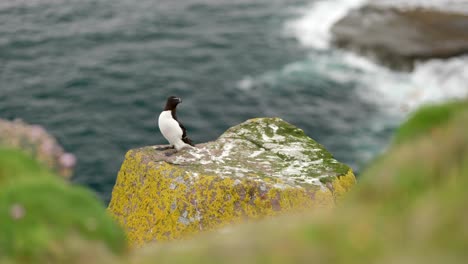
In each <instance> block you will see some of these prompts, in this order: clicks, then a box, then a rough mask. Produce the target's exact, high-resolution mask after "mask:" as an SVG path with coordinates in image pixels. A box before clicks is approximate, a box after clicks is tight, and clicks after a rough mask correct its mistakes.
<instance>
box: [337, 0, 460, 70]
mask: <svg viewBox="0 0 468 264" xmlns="http://www.w3.org/2000/svg"><path fill="white" fill-rule="evenodd" d="M409 2H412V1H409ZM413 2H414V1H413ZM331 31H332V34H333V42H334V44H335V45H336V46H338V47H342V48H347V49H351V50H354V51H358V52H360V53H362V54H364V55H367V56H369V57H372V58H374V59H375V60H377V61H379V62H381V63H383V64H384V65H387V66H389V67H391V68H395V69H400V70H409V69H411V68H412V67H414V63H415V62H416V61H419V60H426V59H431V58H448V57H452V56H458V55H462V54H466V53H468V14H466V13H462V12H455V11H454V10H452V9H443V8H436V7H432V6H426V7H425V6H418V5H416V4H415V5H406V6H397V5H395V4H389V1H370V2H369V3H368V4H366V5H364V6H362V7H361V8H358V9H356V10H353V11H351V12H349V13H348V14H347V15H346V16H345V17H343V18H342V19H341V20H339V21H338V22H337V23H335V25H333V27H332V29H331Z"/></svg>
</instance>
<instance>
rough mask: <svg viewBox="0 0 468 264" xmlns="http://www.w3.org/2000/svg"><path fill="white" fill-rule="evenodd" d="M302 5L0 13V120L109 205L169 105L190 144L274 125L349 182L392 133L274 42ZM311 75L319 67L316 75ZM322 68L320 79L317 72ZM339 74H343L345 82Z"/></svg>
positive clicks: (199, 4)
mask: <svg viewBox="0 0 468 264" xmlns="http://www.w3.org/2000/svg"><path fill="white" fill-rule="evenodd" d="M305 5H306V1H287V0H276V1H275V0H255V1H247V0H243V1H242V0H205V1H203V0H184V1H176V0H158V1H156V0H138V1H134V0H79V1H78V0H76V1H72V0H69V1H66V0H29V1H26V0H24V1H21V0H3V1H2V2H0V117H1V118H7V119H13V118H21V119H23V120H25V121H26V122H28V123H34V124H41V125H43V126H45V127H46V128H47V129H48V130H49V131H50V132H51V133H52V134H53V135H55V136H56V137H57V138H58V139H59V141H60V143H61V144H62V145H63V146H64V148H65V149H66V150H67V151H70V152H72V153H75V154H76V155H77V157H78V162H79V163H78V166H77V169H76V173H75V176H74V178H73V181H74V182H75V183H77V184H82V185H86V186H89V187H91V188H92V189H93V190H95V191H96V192H97V193H98V194H99V195H100V196H101V197H102V199H103V200H104V201H108V199H109V198H110V192H111V190H112V186H113V184H114V182H115V177H116V175H117V172H118V170H119V166H120V164H121V162H122V160H123V158H124V154H125V152H126V151H127V150H128V149H130V148H135V147H140V146H145V145H154V144H162V143H165V141H164V140H163V138H162V136H161V135H160V133H159V131H158V130H157V127H156V119H157V116H158V114H159V112H160V111H161V109H162V107H163V105H164V101H165V99H166V98H167V97H168V96H169V95H178V96H180V97H182V98H183V100H184V101H183V104H182V105H181V106H180V108H179V118H180V119H181V120H182V121H183V122H184V124H185V125H186V127H187V129H188V132H189V135H190V137H191V138H192V139H193V140H194V141H195V142H198V143H200V142H204V141H209V140H214V139H216V138H217V137H218V136H219V135H220V134H221V133H223V131H225V130H226V129H227V128H228V127H230V126H233V125H235V124H238V123H240V122H243V121H245V120H246V119H248V118H252V117H261V116H279V117H282V118H283V119H285V120H286V121H288V122H290V123H292V124H294V125H297V126H299V127H301V128H302V129H304V130H305V131H306V133H307V134H308V135H310V136H311V137H313V138H314V139H316V140H317V141H319V142H320V143H322V144H324V145H325V146H326V147H327V148H328V149H329V150H330V151H331V152H332V153H333V154H334V155H335V156H336V157H337V159H338V160H340V161H343V162H346V163H348V164H350V165H352V166H353V167H354V168H355V169H358V168H359V167H360V165H362V164H363V163H364V162H365V161H366V160H368V159H369V158H371V157H372V156H373V155H374V154H375V153H376V152H378V151H379V150H380V149H382V148H383V147H384V146H385V144H386V143H387V142H388V140H389V137H390V134H391V132H392V129H393V127H394V123H395V122H393V121H386V120H385V118H387V117H386V116H385V115H383V114H382V113H381V111H380V110H379V107H378V106H376V105H374V104H372V103H369V102H368V101H365V100H362V99H360V97H359V96H357V95H356V89H357V88H358V86H359V83H357V82H355V81H353V80H352V79H351V80H346V81H343V80H336V79H334V78H333V77H330V76H329V75H324V74H323V72H324V71H323V67H321V68H320V67H319V66H320V65H322V66H323V65H324V64H326V67H329V68H330V69H333V70H334V71H340V70H341V67H344V66H343V65H340V64H339V63H333V59H330V60H328V61H326V62H323V61H322V60H320V58H323V57H324V56H326V57H329V54H324V53H327V52H328V53H329V52H331V51H326V52H325V51H314V50H310V49H306V48H304V47H303V46H301V45H300V44H299V43H298V42H297V41H296V39H294V38H292V37H289V36H287V34H284V24H285V23H286V21H287V20H289V19H292V18H294V16H297V10H300V9H301V8H303V7H304V6H305ZM318 67H319V68H318ZM320 69H321V70H320ZM348 70H349V69H348Z"/></svg>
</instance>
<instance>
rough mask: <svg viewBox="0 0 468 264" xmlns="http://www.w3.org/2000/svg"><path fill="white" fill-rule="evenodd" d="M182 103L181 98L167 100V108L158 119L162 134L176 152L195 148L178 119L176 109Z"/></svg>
mask: <svg viewBox="0 0 468 264" xmlns="http://www.w3.org/2000/svg"><path fill="white" fill-rule="evenodd" d="M180 103H182V100H181V99H180V98H179V97H175V96H170V97H169V98H167V102H166V106H165V107H164V110H163V111H162V112H161V114H160V115H159V119H158V126H159V130H160V131H161V134H162V135H163V136H164V138H166V140H167V141H169V144H170V145H171V148H175V149H176V150H181V149H183V148H185V147H188V146H193V143H192V141H191V140H190V139H189V138H188V137H187V130H186V129H185V127H184V125H182V123H180V122H179V120H178V119H177V115H176V108H177V105H178V104H180Z"/></svg>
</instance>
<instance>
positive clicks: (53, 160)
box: [0, 119, 76, 178]
mask: <svg viewBox="0 0 468 264" xmlns="http://www.w3.org/2000/svg"><path fill="white" fill-rule="evenodd" d="M0 146H3V147H8V148H16V149H21V150H23V151H24V152H26V153H28V154H30V155H31V156H32V157H33V158H35V159H36V160H38V161H40V162H41V163H42V164H43V165H45V166H47V167H49V169H51V170H53V171H55V172H56V173H58V174H59V175H61V176H62V177H65V178H69V177H70V176H71V175H72V173H73V168H74V167H75V164H76V158H75V156H74V155H73V154H71V153H66V152H64V150H63V148H62V147H61V146H60V144H59V143H58V142H57V140H56V139H55V138H54V137H53V136H52V135H50V134H49V133H48V132H47V131H46V130H45V129H44V128H43V127H41V126H39V125H29V124H26V123H24V122H23V121H21V120H15V121H12V122H11V121H7V120H2V119H0Z"/></svg>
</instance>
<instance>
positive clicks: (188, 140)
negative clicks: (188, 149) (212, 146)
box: [171, 111, 193, 146]
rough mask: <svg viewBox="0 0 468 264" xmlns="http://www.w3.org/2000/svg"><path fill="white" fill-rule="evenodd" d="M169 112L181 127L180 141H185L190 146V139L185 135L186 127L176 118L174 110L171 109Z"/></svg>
mask: <svg viewBox="0 0 468 264" xmlns="http://www.w3.org/2000/svg"><path fill="white" fill-rule="evenodd" d="M171 114H172V118H174V119H175V120H176V121H177V122H178V123H179V126H180V128H181V129H182V141H183V142H185V143H186V144H189V145H190V146H193V143H192V140H191V139H190V138H188V137H187V129H186V128H185V127H184V125H182V123H181V122H180V121H179V120H178V119H177V115H176V113H175V111H171Z"/></svg>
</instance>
